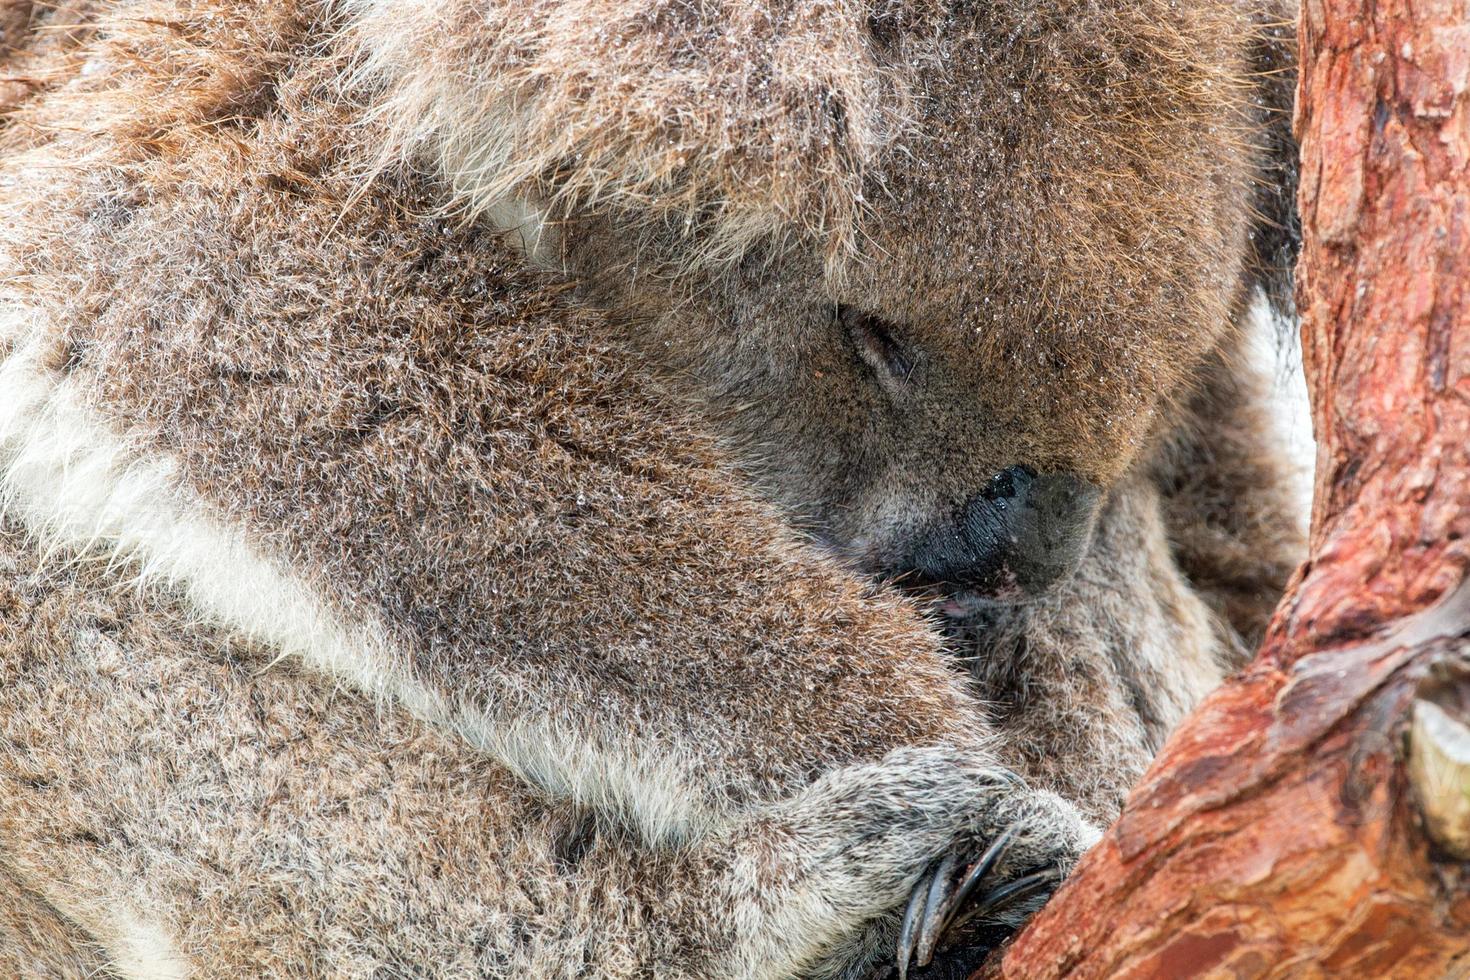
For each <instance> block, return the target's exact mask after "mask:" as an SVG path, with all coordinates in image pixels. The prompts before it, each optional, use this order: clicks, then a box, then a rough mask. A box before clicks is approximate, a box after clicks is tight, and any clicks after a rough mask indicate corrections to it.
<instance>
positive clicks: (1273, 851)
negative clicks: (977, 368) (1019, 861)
mask: <svg viewBox="0 0 1470 980" xmlns="http://www.w3.org/2000/svg"><path fill="white" fill-rule="evenodd" d="M1300 36H1301V41H1302V75H1301V83H1300V89H1299V100H1298V105H1299V108H1298V116H1297V131H1298V134H1299V136H1300V137H1301V140H1302V152H1303V172H1302V196H1301V204H1302V215H1303V224H1304V235H1305V242H1304V245H1305V251H1304V254H1303V258H1302V264H1301V270H1300V287H1299V303H1300V308H1301V310H1302V314H1303V320H1304V322H1303V328H1302V330H1303V340H1304V356H1305V362H1306V369H1307V375H1308V380H1309V383H1310V385H1311V389H1312V395H1313V405H1314V420H1315V428H1316V432H1317V438H1318V441H1319V449H1318V459H1317V485H1316V501H1315V505H1314V508H1313V525H1312V557H1311V559H1310V561H1309V562H1308V563H1307V564H1306V565H1305V566H1304V567H1303V569H1302V570H1301V571H1300V572H1299V573H1298V575H1297V577H1296V578H1295V579H1294V581H1293V586H1292V588H1291V589H1290V590H1289V592H1288V594H1287V597H1286V599H1285V600H1284V601H1283V602H1282V604H1281V606H1280V608H1279V609H1278V610H1277V614H1276V617H1275V620H1274V621H1273V624H1272V627H1271V629H1270V631H1269V632H1268V635H1267V637H1266V640H1265V643H1264V645H1263V647H1262V649H1261V651H1260V653H1259V655H1258V656H1257V658H1256V660H1255V662H1254V664H1252V665H1251V667H1250V668H1249V669H1248V670H1246V671H1245V672H1244V673H1243V674H1241V675H1240V676H1238V677H1237V678H1235V679H1234V680H1232V681H1231V682H1230V683H1229V684H1227V685H1226V686H1225V687H1224V688H1223V689H1221V690H1220V691H1218V692H1217V693H1216V694H1215V695H1213V696H1212V697H1211V698H1209V699H1208V700H1207V701H1206V703H1205V704H1203V705H1202V706H1201V707H1200V709H1199V710H1198V711H1197V712H1196V713H1195V714H1194V715H1193V716H1192V717H1191V718H1190V719H1189V720H1188V721H1187V722H1186V723H1185V724H1184V726H1183V727H1182V728H1181V729H1180V730H1179V731H1178V732H1176V734H1175V735H1174V737H1173V738H1172V739H1171V740H1170V742H1169V743H1168V745H1167V746H1166V747H1165V749H1164V751H1163V752H1162V753H1161V755H1160V757H1159V759H1158V760H1157V762H1156V763H1155V765H1154V766H1153V768H1152V769H1151V771H1150V772H1149V774H1148V775H1147V776H1146V777H1145V778H1144V780H1143V781H1142V782H1141V784H1140V785H1139V786H1138V787H1137V789H1136V791H1135V792H1134V794H1133V796H1132V797H1131V799H1130V801H1129V805H1128V807H1127V809H1126V811H1125V813H1124V815H1123V817H1122V818H1121V819H1120V820H1119V821H1118V822H1117V824H1116V825H1114V826H1113V828H1112V829H1111V830H1110V831H1109V833H1108V834H1107V836H1106V838H1105V839H1104V841H1103V843H1102V844H1100V845H1099V846H1098V847H1097V848H1096V849H1095V850H1094V851H1093V852H1091V853H1090V854H1089V855H1088V856H1087V858H1086V859H1084V862H1083V864H1082V866H1081V867H1080V868H1079V870H1078V871H1077V873H1076V875H1075V876H1074V877H1073V878H1072V880H1071V881H1070V882H1068V884H1067V885H1066V886H1065V887H1064V888H1063V889H1062V891H1061V892H1059V893H1058V895H1057V896H1056V898H1055V899H1054V900H1053V901H1052V902H1051V904H1050V905H1048V907H1047V908H1046V909H1045V910H1044V911H1043V912H1042V914H1041V915H1039V916H1038V917H1037V918H1036V920H1035V921H1034V922H1033V923H1032V924H1031V926H1030V927H1029V928H1028V929H1027V930H1026V931H1025V932H1024V933H1023V934H1022V935H1021V936H1020V937H1019V938H1018V940H1017V941H1016V942H1015V943H1014V944H1013V946H1012V947H1011V948H1010V950H1009V951H1008V953H1007V954H1006V956H1005V957H1004V959H1003V961H1002V962H1001V963H999V964H991V966H990V967H989V968H988V970H987V971H984V972H985V973H986V974H988V975H990V976H1003V977H1007V978H1026V980H1037V978H1048V977H1063V976H1065V977H1108V978H1113V977H1161V978H1162V977H1168V978H1178V977H1196V976H1227V977H1237V978H1238V977H1281V976H1293V977H1295V976H1304V977H1317V976H1332V977H1364V978H1369V977H1371V978H1375V980H1376V978H1387V977H1405V978H1414V980H1422V978H1429V977H1438V976H1462V975H1465V974H1466V973H1467V971H1470V864H1466V863H1464V859H1465V858H1467V857H1470V852H1467V850H1466V847H1465V844H1466V841H1467V840H1470V836H1467V835H1470V828H1467V827H1466V826H1464V822H1465V820H1466V817H1465V813H1466V812H1467V806H1466V796H1467V794H1470V784H1467V777H1466V773H1467V772H1470V767H1467V766H1465V765H1464V761H1465V760H1466V758H1467V746H1470V729H1467V728H1466V727H1465V725H1466V723H1467V718H1470V710H1467V709H1470V667H1467V664H1470V641H1467V639H1466V637H1467V634H1470V585H1465V584H1462V583H1464V581H1465V572H1466V565H1467V558H1470V98H1467V94H1466V91H1467V88H1470V10H1467V5H1466V3H1465V2H1464V0H1423V2H1411V0H1379V2H1373V0H1366V2H1364V0H1308V2H1307V3H1306V4H1305V7H1304V10H1303V23H1302V26H1301V34H1300ZM1426 703H1428V704H1429V705H1430V707H1429V708H1425V707H1424V705H1425V704H1426ZM1416 714H1417V715H1418V716H1419V719H1420V721H1419V723H1417V724H1415V725H1414V728H1413V733H1414V737H1416V738H1419V739H1420V741H1421V744H1420V745H1418V746H1415V745H1411V739H1410V723H1411V719H1412V718H1414V717H1415V715H1416ZM1426 719H1427V720H1426ZM1430 738H1433V739H1437V740H1439V741H1437V742H1436V744H1434V745H1425V744H1422V743H1423V742H1424V740H1426V739H1430ZM1411 756H1412V757H1413V758H1414V760H1415V764H1414V765H1412V766H1411V765H1410V764H1409V759H1410V757H1411ZM1456 760H1459V761H1458V762H1457V761H1456ZM1457 766H1459V767H1460V768H1456V767H1457ZM1430 770H1432V772H1431V771H1430ZM1431 828H1432V829H1431Z"/></svg>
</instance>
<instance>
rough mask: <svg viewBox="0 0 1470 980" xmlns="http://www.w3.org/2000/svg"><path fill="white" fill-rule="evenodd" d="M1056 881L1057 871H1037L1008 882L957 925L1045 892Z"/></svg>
mask: <svg viewBox="0 0 1470 980" xmlns="http://www.w3.org/2000/svg"><path fill="white" fill-rule="evenodd" d="M1056 881H1057V873H1056V871H1055V870H1047V871H1037V872H1035V873H1033V874H1029V875H1026V876H1025V877H1022V878H1017V879H1016V880H1015V881H1010V882H1007V883H1006V884H1004V885H1001V886H1000V887H999V888H997V889H995V891H993V892H991V893H989V894H988V895H986V896H985V898H984V899H983V900H982V901H980V902H979V903H977V904H976V905H975V907H974V908H972V909H969V910H968V911H966V912H965V914H964V915H963V916H962V917H961V918H960V919H959V921H957V922H956V923H955V925H962V924H963V923H965V922H969V921H970V920H971V919H973V918H974V917H976V916H977V915H989V914H990V913H992V912H994V911H996V910H997V909H999V908H1002V907H1003V906H1005V905H1007V904H1009V903H1011V902H1015V901H1018V900H1020V899H1023V898H1030V897H1031V896H1032V895H1034V894H1036V893H1037V892H1040V891H1043V890H1044V889H1045V888H1046V887H1047V886H1049V885H1055V884H1056Z"/></svg>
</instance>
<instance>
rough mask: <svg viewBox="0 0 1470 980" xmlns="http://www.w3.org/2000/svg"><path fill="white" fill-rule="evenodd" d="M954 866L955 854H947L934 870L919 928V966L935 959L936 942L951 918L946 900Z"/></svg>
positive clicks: (915, 956) (915, 955) (915, 960)
mask: <svg viewBox="0 0 1470 980" xmlns="http://www.w3.org/2000/svg"><path fill="white" fill-rule="evenodd" d="M954 866H955V856H954V854H953V853H952V852H951V853H949V854H946V855H945V856H944V858H943V859H942V860H941V861H940V862H939V868H938V869H937V870H936V871H935V872H934V880H933V881H931V882H929V895H928V899H927V900H926V901H925V902H924V917H923V925H922V926H921V927H920V929H919V948H918V951H917V952H916V953H915V954H914V963H915V965H917V966H928V965H929V961H930V960H932V959H934V943H935V942H936V941H937V940H938V939H939V934H940V930H941V929H942V928H943V926H944V923H945V920H947V919H948V918H949V914H950V911H951V908H952V906H950V905H949V904H948V903H947V902H946V901H945V895H946V894H947V893H948V892H949V890H950V888H949V878H950V875H952V874H954Z"/></svg>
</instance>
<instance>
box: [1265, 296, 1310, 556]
mask: <svg viewBox="0 0 1470 980" xmlns="http://www.w3.org/2000/svg"><path fill="white" fill-rule="evenodd" d="M1250 356H1251V359H1252V360H1253V361H1255V363H1256V364H1257V365H1259V367H1260V370H1261V372H1262V374H1263V375H1264V376H1265V377H1266V378H1267V379H1268V380H1269V381H1270V394H1271V408H1272V412H1271V417H1272V420H1273V421H1274V422H1275V429H1276V433H1275V435H1276V437H1277V440H1278V445H1279V446H1280V448H1281V451H1282V452H1283V453H1284V454H1285V458H1286V459H1287V460H1288V470H1289V474H1290V477H1291V489H1292V495H1293V499H1294V500H1295V502H1296V504H1297V508H1298V510H1297V512H1298V514H1299V515H1300V519H1301V526H1302V530H1303V531H1305V530H1306V527H1307V522H1308V519H1309V518H1310V517H1311V515H1312V482H1313V477H1314V473H1315V470H1316V465H1317V441H1316V439H1315V438H1314V437H1313V434H1312V404H1311V399H1310V398H1308V396H1307V379H1306V375H1305V374H1303V372H1302V346H1301V330H1300V324H1299V323H1297V322H1293V323H1290V324H1285V323H1282V322H1281V319H1280V317H1278V316H1277V315H1276V313H1275V312H1274V311H1273V310H1272V309H1271V304H1270V303H1268V302H1267V301H1266V297H1265V295H1264V294H1262V293H1257V294H1256V297H1255V302H1254V303H1253V304H1252V306H1251V334H1250Z"/></svg>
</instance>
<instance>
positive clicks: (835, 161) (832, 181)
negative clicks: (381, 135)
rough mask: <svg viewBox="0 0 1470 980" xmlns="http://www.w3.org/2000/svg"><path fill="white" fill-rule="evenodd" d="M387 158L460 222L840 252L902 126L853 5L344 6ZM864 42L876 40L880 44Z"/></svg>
mask: <svg viewBox="0 0 1470 980" xmlns="http://www.w3.org/2000/svg"><path fill="white" fill-rule="evenodd" d="M342 2H344V4H345V6H346V12H347V14H348V16H349V19H350V27H349V31H350V33H351V35H352V37H353V40H354V43H355V45H356V47H357V49H358V52H359V54H360V56H361V66H362V71H361V75H360V76H359V79H360V80H365V81H367V82H368V83H369V84H370V85H372V86H374V90H373V94H372V95H371V96H370V97H371V98H372V100H373V104H374V105H376V106H379V107H381V111H380V112H379V113H378V114H377V115H378V118H379V119H381V120H382V121H384V122H385V123H386V125H387V127H388V129H387V134H388V135H387V142H388V144H389V146H388V151H389V152H390V153H392V154H395V155H412V156H414V157H417V158H419V159H422V160H427V161H429V162H431V163H432V164H433V165H434V166H436V167H437V168H439V169H440V170H441V172H442V173H443V175H444V176H445V177H446V178H448V180H449V181H450V184H451V186H452V188H453V191H454V194H455V198H456V203H457V204H458V205H460V206H462V207H463V208H464V209H466V210H467V211H468V212H469V213H472V214H473V213H479V212H485V211H487V210H488V209H491V208H495V207H500V206H502V205H503V204H504V203H506V202H507V201H508V200H510V199H515V198H528V197H529V198H531V199H533V200H535V201H537V202H538V203H539V204H542V205H546V204H549V205H551V206H553V207H554V208H556V209H558V210H562V211H563V213H565V211H566V210H569V209H573V208H578V209H586V208H597V209H604V210H609V211H613V210H615V211H617V212H618V213H619V215H620V217H625V218H631V219H633V220H646V221H652V222H657V223H660V224H663V225H665V226H668V225H677V226H682V227H686V228H696V227H697V228H698V229H700V234H699V236H698V237H699V240H700V246H701V247H702V248H704V249H706V250H707V251H708V252H709V253H710V254H711V255H725V256H731V257H733V256H736V255H738V254H740V253H741V252H742V251H744V249H745V248H746V247H747V246H749V245H750V244H751V243H752V242H754V241H755V240H757V239H760V238H763V237H766V236H770V235H786V234H791V233H793V232H795V233H799V234H804V235H807V236H812V237H814V238H815V239H817V240H818V241H819V242H820V243H821V244H822V246H823V247H825V248H827V249H829V250H838V249H841V248H842V247H844V246H845V245H846V243H847V241H848V238H849V236H850V235H851V234H852V226H853V223H854V219H855V217H856V215H857V212H858V210H859V209H860V207H861V205H862V187H863V179H864V174H865V171H866V169H867V168H868V166H869V165H870V164H871V163H872V162H873V161H874V160H875V158H876V157H877V156H878V155H879V154H880V153H881V152H882V150H883V149H884V147H885V146H886V145H888V143H889V142H891V140H892V138H893V136H894V134H895V133H896V132H897V131H898V130H899V129H900V128H901V127H902V126H903V125H904V123H905V120H906V119H907V118H908V117H909V112H908V111H907V106H908V104H909V98H908V96H907V91H908V87H907V86H906V85H905V83H904V79H903V78H902V77H901V73H900V70H899V69H897V68H895V67H885V66H884V65H883V64H882V63H881V59H880V55H879V53H880V51H881V50H885V49H887V48H888V47H890V46H891V45H893V44H894V43H895V41H894V38H893V36H892V33H893V25H894V24H901V23H904V22H905V21H907V20H909V17H908V15H907V14H905V13H904V12H901V11H900V12H895V11H891V10H887V9H884V10H883V11H875V10H874V9H873V8H872V5H871V3H864V2H862V0H757V2H752V0H342ZM875 31H878V32H879V33H881V34H882V35H883V36H884V40H883V41H882V42H881V43H880V41H879V40H878V39H877V38H876V36H875V33H874V32H875Z"/></svg>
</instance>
